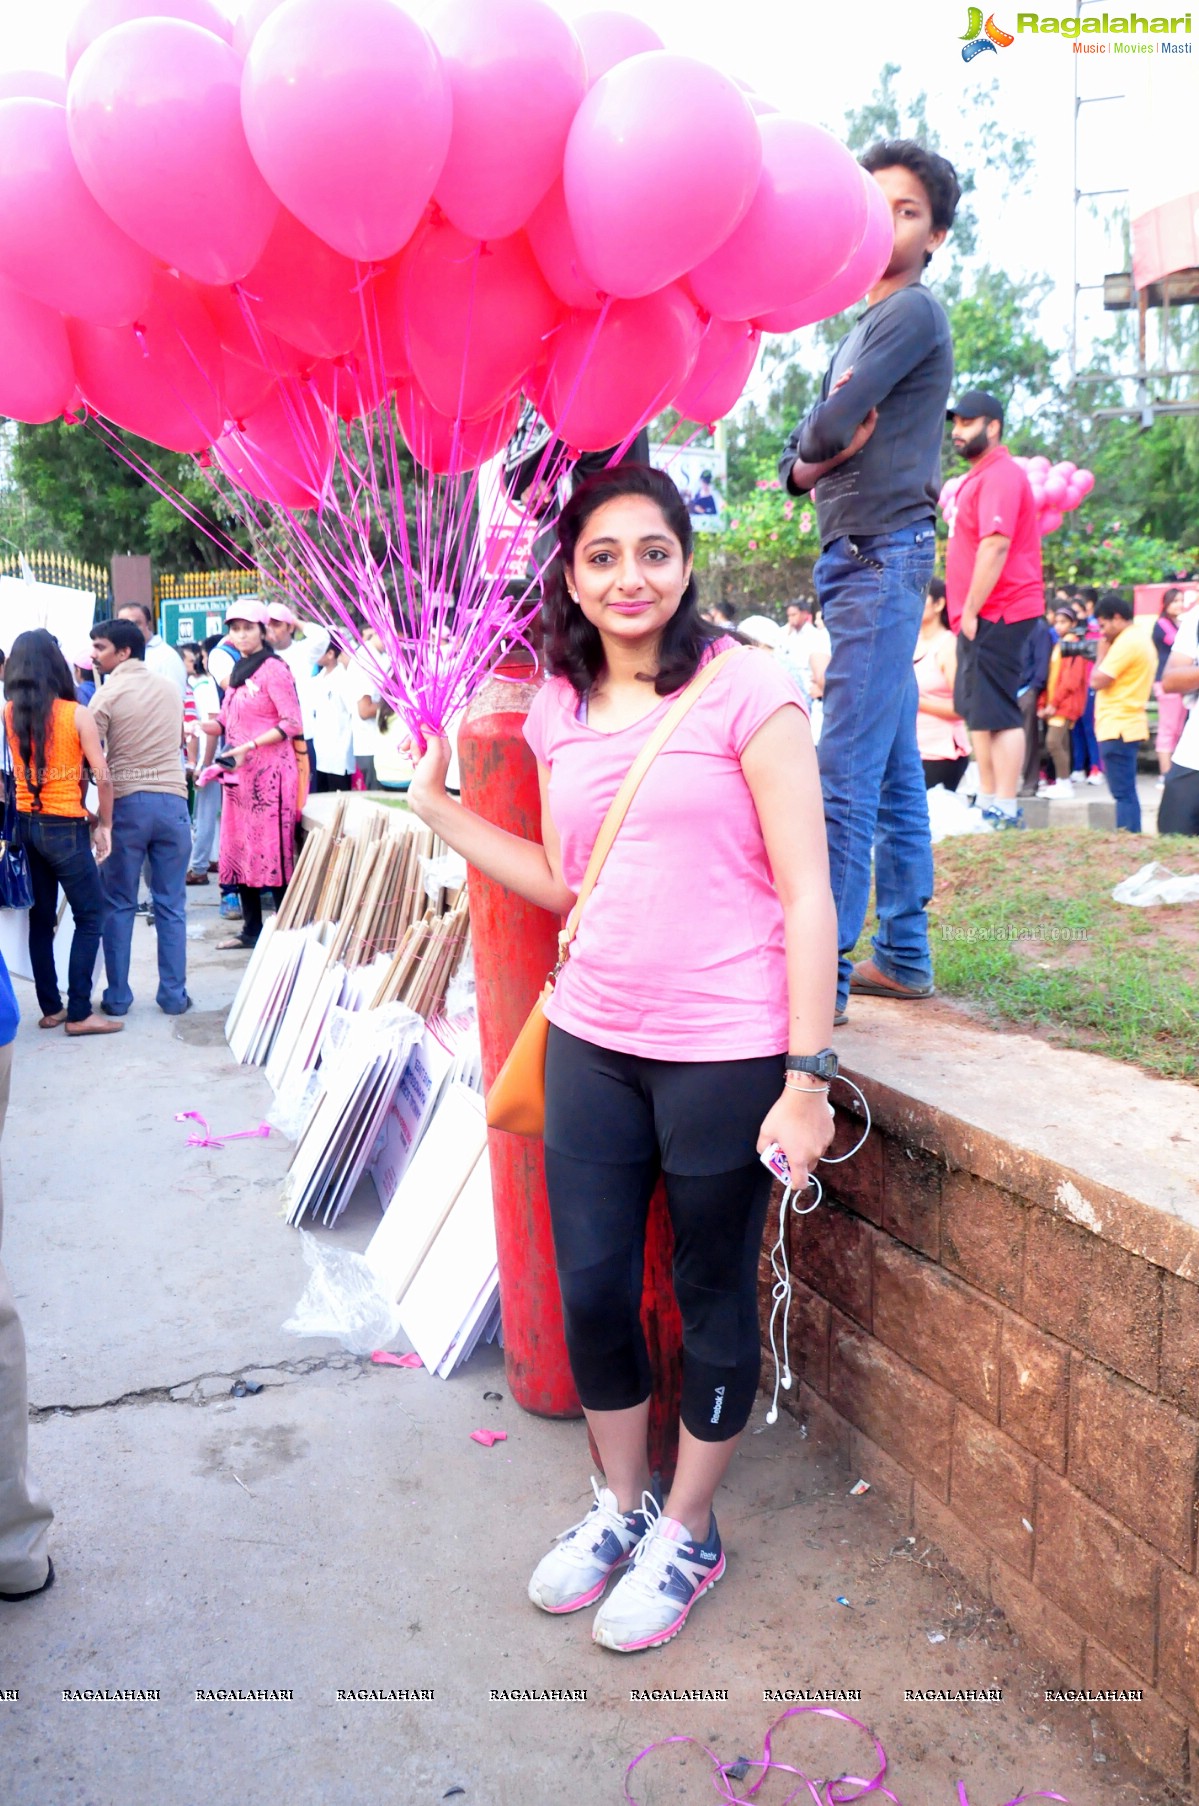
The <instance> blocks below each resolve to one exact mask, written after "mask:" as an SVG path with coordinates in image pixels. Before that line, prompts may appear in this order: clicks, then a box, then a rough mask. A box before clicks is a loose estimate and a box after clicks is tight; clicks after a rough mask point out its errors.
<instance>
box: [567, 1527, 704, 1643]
mask: <svg viewBox="0 0 1199 1806" xmlns="http://www.w3.org/2000/svg"><path fill="white" fill-rule="evenodd" d="M642 1504H643V1507H644V1508H645V1509H646V1511H647V1515H648V1516H649V1519H650V1524H649V1529H648V1530H647V1532H646V1534H645V1536H644V1537H643V1538H642V1540H641V1541H640V1542H639V1543H638V1545H637V1547H636V1549H635V1550H634V1551H633V1559H632V1562H631V1564H630V1565H629V1567H628V1568H627V1569H626V1570H625V1572H624V1573H623V1574H622V1575H621V1577H620V1580H619V1581H618V1583H617V1584H616V1586H614V1587H613V1589H612V1591H611V1592H610V1593H609V1594H608V1597H607V1598H606V1599H605V1600H604V1603H603V1604H602V1605H601V1606H600V1609H599V1611H598V1612H597V1613H596V1614H595V1622H594V1623H593V1624H592V1627H591V1635H592V1637H593V1639H594V1640H595V1642H597V1643H600V1644H602V1645H603V1647H604V1648H605V1649H615V1650H619V1651H620V1652H621V1653H622V1654H624V1655H629V1654H631V1653H632V1652H633V1651H634V1650H638V1649H653V1648H656V1646H657V1645H658V1644H659V1643H669V1641H670V1639H671V1638H672V1637H677V1635H678V1634H679V1632H680V1631H681V1630H682V1628H683V1625H684V1624H685V1623H686V1620H687V1614H688V1612H689V1611H690V1610H691V1607H692V1606H693V1605H694V1604H695V1602H696V1600H697V1599H698V1598H699V1596H700V1594H701V1593H703V1592H706V1591H707V1589H708V1588H709V1587H710V1586H715V1584H716V1582H717V1581H718V1580H719V1579H720V1576H721V1575H722V1574H723V1573H724V1568H725V1561H724V1551H723V1549H722V1548H721V1546H720V1532H719V1531H718V1530H717V1528H716V1519H715V1517H712V1518H711V1520H710V1521H709V1524H708V1533H707V1536H706V1537H705V1539H704V1541H703V1542H702V1543H701V1542H697V1541H696V1540H695V1538H693V1537H692V1535H691V1532H690V1531H689V1530H688V1528H687V1526H686V1525H685V1524H680V1523H679V1522H678V1520H677V1519H676V1518H668V1517H663V1516H662V1515H661V1513H659V1512H658V1511H657V1509H656V1506H655V1504H654V1502H653V1501H652V1500H650V1499H649V1495H648V1494H646V1496H645V1499H643V1501H642Z"/></svg>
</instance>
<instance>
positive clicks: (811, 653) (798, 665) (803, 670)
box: [778, 597, 832, 741]
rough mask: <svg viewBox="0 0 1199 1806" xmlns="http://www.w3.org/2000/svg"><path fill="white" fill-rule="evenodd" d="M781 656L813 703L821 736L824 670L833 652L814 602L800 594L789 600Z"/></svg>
mask: <svg viewBox="0 0 1199 1806" xmlns="http://www.w3.org/2000/svg"><path fill="white" fill-rule="evenodd" d="M778 652H779V657H780V658H781V659H782V661H783V663H784V664H785V665H786V667H787V669H788V670H789V671H790V672H791V675H792V676H793V677H794V678H795V681H796V682H797V683H798V685H799V687H800V689H801V690H802V691H803V693H804V695H805V696H806V697H807V699H808V701H809V702H810V704H811V705H812V738H813V740H817V741H818V740H819V739H820V725H821V717H822V715H823V713H824V704H823V702H822V701H821V698H822V697H823V695H824V674H825V671H826V670H827V669H828V661H829V656H830V653H831V652H832V642H831V641H830V639H829V635H828V629H827V627H817V625H816V623H815V621H814V620H813V618H812V604H811V603H810V602H809V601H808V600H807V599H806V598H805V597H800V598H799V599H798V600H797V601H795V602H788V604H787V625H786V626H785V627H784V628H783V633H782V638H781V640H780V642H779V647H778Z"/></svg>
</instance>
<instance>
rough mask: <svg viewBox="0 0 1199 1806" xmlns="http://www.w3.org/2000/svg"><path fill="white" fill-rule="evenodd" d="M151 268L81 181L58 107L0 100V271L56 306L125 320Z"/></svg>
mask: <svg viewBox="0 0 1199 1806" xmlns="http://www.w3.org/2000/svg"><path fill="white" fill-rule="evenodd" d="M153 267H154V266H153V264H152V263H151V260H150V257H149V255H148V253H147V252H145V251H143V250H142V248H141V246H140V245H135V244H134V242H133V240H132V239H131V238H127V237H126V236H125V234H124V233H123V232H122V231H120V229H119V228H118V227H116V226H114V225H113V223H112V221H111V220H110V219H109V217H108V215H107V214H106V213H105V212H104V211H103V210H102V209H101V207H100V206H99V205H98V204H97V202H96V201H95V200H93V198H92V196H91V194H90V193H89V192H88V190H87V188H86V187H85V186H84V183H83V178H82V177H81V176H80V174H79V171H78V170H77V169H76V167H75V159H74V158H73V157H72V155H71V146H70V143H69V142H68V139H67V115H66V109H65V108H64V107H61V106H57V105H56V104H55V103H53V102H52V101H48V100H4V101H0V275H4V276H7V277H8V279H9V280H10V281H11V282H14V283H15V284H16V285H17V287H18V288H23V289H25V290H26V291H27V292H28V293H29V294H31V295H35V296H36V297H37V299H38V300H39V301H44V302H45V304H46V306H47V307H54V308H57V309H58V311H59V312H60V313H65V314H76V315H78V316H79V318H80V319H84V320H94V321H95V322H96V324H97V325H100V326H127V325H128V324H129V322H130V321H131V320H135V319H136V318H137V316H138V315H139V314H140V313H141V312H142V310H143V309H144V308H145V306H146V303H147V302H148V301H149V299H150V280H151V277H152V275H153Z"/></svg>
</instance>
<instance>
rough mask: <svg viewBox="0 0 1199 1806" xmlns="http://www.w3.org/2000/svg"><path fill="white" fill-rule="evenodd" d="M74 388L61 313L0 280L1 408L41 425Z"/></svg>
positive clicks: (64, 404)
mask: <svg viewBox="0 0 1199 1806" xmlns="http://www.w3.org/2000/svg"><path fill="white" fill-rule="evenodd" d="M74 389H75V369H74V365H73V364H72V362H71V347H70V345H69V344H68V342H67V329H66V327H65V325H64V324H63V319H62V315H61V314H57V313H55V312H54V311H53V310H52V309H51V308H49V307H45V306H43V304H42V303H41V302H40V301H35V300H34V299H33V297H32V296H31V295H25V294H22V293H21V291H20V289H17V288H12V287H11V286H10V285H9V284H8V283H7V282H4V281H0V414H7V415H8V417H9V418H10V419H11V420H23V421H26V422H27V423H28V424H29V425H30V426H42V425H44V424H45V422H46V421H47V420H54V419H57V417H58V416H59V415H60V414H61V413H63V411H64V410H65V409H66V408H68V407H69V406H70V402H71V396H72V394H73V392H74Z"/></svg>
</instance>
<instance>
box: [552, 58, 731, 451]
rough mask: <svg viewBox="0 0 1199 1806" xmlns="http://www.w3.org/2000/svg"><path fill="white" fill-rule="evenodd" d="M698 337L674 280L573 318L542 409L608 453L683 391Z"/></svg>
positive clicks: (582, 446)
mask: <svg viewBox="0 0 1199 1806" xmlns="http://www.w3.org/2000/svg"><path fill="white" fill-rule="evenodd" d="M605 79H607V78H605ZM699 341H700V325H699V320H698V319H697V317H696V313H695V309H694V307H692V305H691V303H690V301H689V300H688V299H687V296H686V295H685V294H684V293H683V291H682V289H680V288H678V287H676V286H674V285H672V286H671V287H669V288H664V289H661V290H660V291H659V292H658V293H657V294H654V295H646V296H645V297H644V298H643V299H642V300H639V301H616V302H613V303H611V304H610V305H609V306H608V309H607V312H606V313H603V314H600V315H599V316H598V318H597V317H595V316H592V315H589V314H581V315H575V316H574V317H573V318H572V319H570V320H568V321H567V323H566V325H565V326H564V327H563V328H562V331H561V333H560V334H559V335H558V337H557V338H556V339H555V341H554V351H553V362H552V364H551V366H550V371H549V376H548V380H547V382H546V385H545V389H544V392H543V398H544V402H545V406H544V408H543V410H542V411H543V412H544V413H545V417H546V419H547V420H548V422H549V424H550V426H551V427H552V428H553V429H554V431H555V433H557V435H558V437H559V438H560V439H562V440H564V441H565V443H566V444H567V445H569V446H570V447H571V448H572V449H574V450H576V451H606V450H608V448H609V447H611V446H615V445H619V444H620V443H621V442H622V441H623V440H625V439H627V438H630V437H631V436H632V435H633V434H634V433H636V432H639V431H640V429H641V428H642V427H643V426H644V425H645V424H646V422H647V421H649V420H652V418H653V416H654V415H655V414H656V413H658V412H659V411H660V410H661V409H662V408H664V407H665V406H666V405H667V403H668V402H669V401H670V400H671V397H672V396H674V395H677V394H678V392H679V390H680V389H681V388H682V386H683V384H684V383H685V382H686V380H687V378H688V376H689V375H690V373H691V370H692V369H693V367H694V365H695V360H696V355H697V353H698V351H699Z"/></svg>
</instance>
